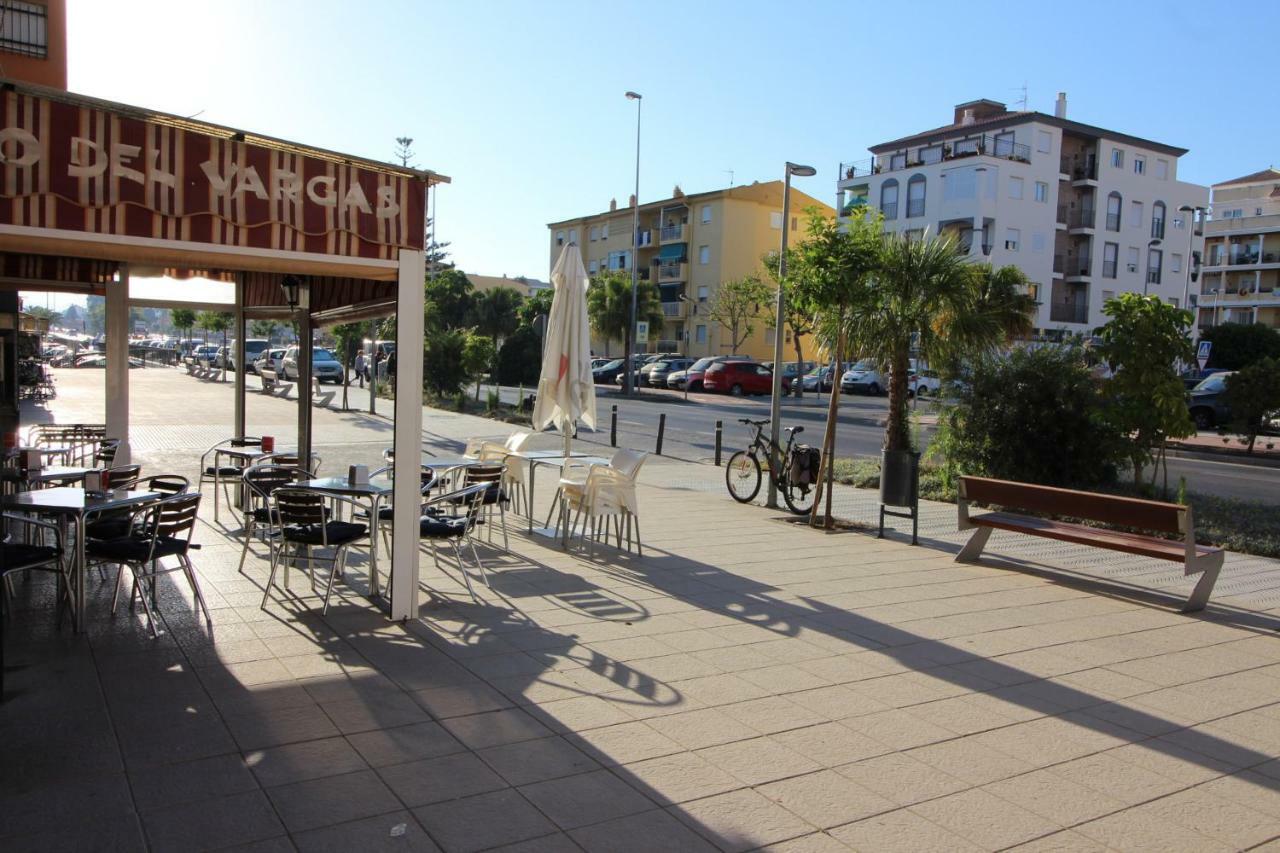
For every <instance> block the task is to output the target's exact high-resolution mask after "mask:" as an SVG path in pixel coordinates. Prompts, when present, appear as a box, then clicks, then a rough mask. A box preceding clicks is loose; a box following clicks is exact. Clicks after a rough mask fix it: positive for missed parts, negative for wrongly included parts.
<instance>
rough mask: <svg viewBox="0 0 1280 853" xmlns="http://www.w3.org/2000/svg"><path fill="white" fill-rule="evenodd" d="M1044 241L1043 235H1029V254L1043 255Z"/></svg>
mask: <svg viewBox="0 0 1280 853" xmlns="http://www.w3.org/2000/svg"><path fill="white" fill-rule="evenodd" d="M1044 247H1045V239H1044V235H1043V234H1032V235H1031V252H1032V253H1033V254H1036V255H1042V254H1044Z"/></svg>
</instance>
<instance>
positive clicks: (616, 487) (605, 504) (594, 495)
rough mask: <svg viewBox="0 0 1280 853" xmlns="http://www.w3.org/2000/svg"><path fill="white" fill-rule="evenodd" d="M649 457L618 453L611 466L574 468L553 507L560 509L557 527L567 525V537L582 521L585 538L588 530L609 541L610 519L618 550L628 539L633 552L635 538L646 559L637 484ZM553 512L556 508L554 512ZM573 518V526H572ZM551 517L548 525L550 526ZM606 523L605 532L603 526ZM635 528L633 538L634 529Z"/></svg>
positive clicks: (637, 546) (630, 452) (563, 477)
mask: <svg viewBox="0 0 1280 853" xmlns="http://www.w3.org/2000/svg"><path fill="white" fill-rule="evenodd" d="M648 458H649V457H648V454H646V453H641V452H639V451H635V450H618V451H616V452H615V453H614V454H613V457H612V458H611V459H610V460H609V464H608V465H591V466H587V467H585V468H584V466H580V465H579V466H574V470H571V471H569V472H566V474H567V476H562V477H561V479H560V484H559V489H558V490H557V493H556V497H555V498H553V504H558V505H559V507H560V518H559V520H558V521H557V523H556V529H557V531H559V530H560V529H561V526H562V525H564V526H565V529H566V531H567V534H571V533H572V532H573V531H574V529H576V528H577V527H578V523H579V522H580V521H584V519H583V516H584V515H585V516H586V518H585V525H584V527H583V529H582V534H581V535H582V538H583V540H584V541H587V542H589V541H590V540H588V538H587V528H588V527H589V528H590V530H591V533H592V535H593V538H599V536H600V533H601V530H602V529H603V532H604V534H605V539H606V541H607V540H608V533H609V526H608V524H609V519H612V520H613V522H614V535H615V539H616V541H617V544H618V547H619V548H621V547H622V540H623V537H624V535H625V537H626V541H627V549H628V550H630V548H631V543H632V540H633V538H634V541H635V545H636V553H637V554H638V555H639V556H641V557H643V556H644V548H643V546H642V544H641V542H640V501H639V498H638V497H637V495H636V480H637V479H638V477H639V474H640V468H641V467H642V466H643V465H644V462H645V460H646V459H648ZM552 511H553V512H554V508H553V510H552ZM570 514H572V515H573V520H572V523H570V522H569V518H570ZM550 521H551V519H550V518H549V517H548V519H547V522H548V524H550ZM601 521H603V522H604V526H603V528H601V526H600V522H601ZM633 526H634V528H635V533H634V537H633V534H632V527H633Z"/></svg>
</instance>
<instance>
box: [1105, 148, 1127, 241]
mask: <svg viewBox="0 0 1280 853" xmlns="http://www.w3.org/2000/svg"><path fill="white" fill-rule="evenodd" d="M1117 150H1119V149H1117ZM1123 203H1124V202H1123V200H1122V199H1121V198H1120V193H1116V192H1113V193H1111V194H1110V195H1109V196H1107V230H1108V231H1119V230H1120V206H1121V205H1122V204H1123Z"/></svg>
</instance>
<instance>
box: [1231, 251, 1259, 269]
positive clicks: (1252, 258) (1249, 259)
mask: <svg viewBox="0 0 1280 853" xmlns="http://www.w3.org/2000/svg"><path fill="white" fill-rule="evenodd" d="M1256 263H1258V253H1257V252H1241V253H1240V254H1238V255H1232V256H1231V265H1232V266H1244V265H1245V264H1256Z"/></svg>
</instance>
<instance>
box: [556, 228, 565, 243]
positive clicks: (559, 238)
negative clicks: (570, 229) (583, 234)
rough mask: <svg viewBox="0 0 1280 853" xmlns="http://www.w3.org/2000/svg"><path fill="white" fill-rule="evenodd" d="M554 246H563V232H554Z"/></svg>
mask: <svg viewBox="0 0 1280 853" xmlns="http://www.w3.org/2000/svg"><path fill="white" fill-rule="evenodd" d="M556 245H557V246H563V245H564V232H563V231H557V232H556Z"/></svg>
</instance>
